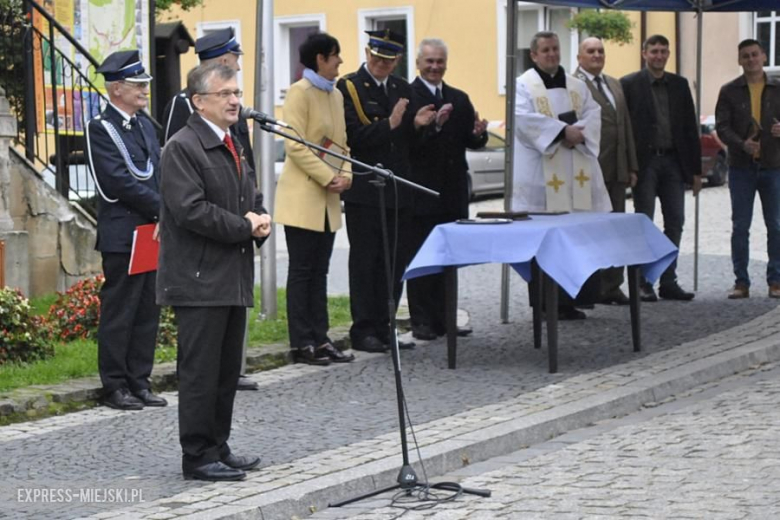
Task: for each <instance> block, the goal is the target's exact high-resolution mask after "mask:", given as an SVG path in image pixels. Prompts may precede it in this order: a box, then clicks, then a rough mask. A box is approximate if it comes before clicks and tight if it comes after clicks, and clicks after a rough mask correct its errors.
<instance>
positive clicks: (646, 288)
mask: <svg viewBox="0 0 780 520" xmlns="http://www.w3.org/2000/svg"><path fill="white" fill-rule="evenodd" d="M639 299H640V300H642V301H643V302H657V301H658V296H656V294H655V290H654V289H653V286H652V285H650V284H649V283H643V284H641V285H640V286H639Z"/></svg>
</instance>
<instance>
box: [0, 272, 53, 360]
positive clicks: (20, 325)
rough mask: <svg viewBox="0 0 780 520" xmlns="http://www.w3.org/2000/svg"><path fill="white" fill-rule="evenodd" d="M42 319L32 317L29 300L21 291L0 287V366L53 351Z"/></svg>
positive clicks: (51, 353)
mask: <svg viewBox="0 0 780 520" xmlns="http://www.w3.org/2000/svg"><path fill="white" fill-rule="evenodd" d="M47 340H48V338H47V334H46V327H45V326H44V320H43V319H42V318H41V317H39V316H33V315H32V312H31V310H30V302H29V301H27V298H25V297H24V296H23V295H22V293H21V291H19V290H18V289H11V288H9V287H5V288H3V289H0V365H3V364H5V363H8V362H22V363H26V362H29V361H35V360H36V359H45V358H47V357H49V356H51V355H53V354H54V349H53V348H52V347H51V345H49V343H48V341H47Z"/></svg>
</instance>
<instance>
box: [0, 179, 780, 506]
mask: <svg viewBox="0 0 780 520" xmlns="http://www.w3.org/2000/svg"><path fill="white" fill-rule="evenodd" d="M711 191H712V192H713V197H720V198H722V196H723V192H722V191H721V192H717V190H711ZM726 193H727V192H726ZM490 204H496V203H495V201H489V202H488V203H486V205H490ZM721 207H723V206H722V201H721ZM716 217H717V218H716ZM708 218H709V219H710V225H712V226H713V227H715V226H720V229H721V231H722V230H723V229H726V230H727V229H728V227H726V228H723V226H724V224H723V215H719V214H718V213H717V212H716V213H714V214H712V215H709V217H708ZM758 233H760V231H759V232H758ZM758 233H755V232H754V240H755V239H756V238H755V237H756V234H758ZM724 236H725V237H726V239H724V238H723V237H724ZM727 236H728V232H727V231H726V234H725V235H724V234H723V232H721V234H720V237H721V238H720V239H719V240H718V239H716V238H710V239H709V241H708V242H707V248H705V249H702V251H704V254H703V255H702V256H701V258H700V273H701V274H700V282H699V286H700V290H699V292H698V293H697V297H696V299H695V300H694V301H692V302H659V303H657V304H652V305H646V306H644V308H643V309H644V310H643V348H644V350H643V352H641V353H634V352H632V351H631V338H630V327H629V326H628V310H627V309H626V308H618V307H605V306H597V307H596V309H594V310H593V311H589V318H588V319H587V320H585V321H584V322H577V323H571V322H564V323H562V324H561V327H560V335H559V341H560V349H559V368H560V372H559V373H558V374H549V373H547V355H546V350H545V349H541V350H534V349H533V348H532V332H531V330H532V329H531V323H530V312H529V311H528V309H527V305H526V302H527V293H526V291H525V288H524V284H522V283H518V282H517V280H519V278H517V277H515V278H514V279H513V285H512V291H511V293H512V302H511V314H510V323H509V324H505V325H502V324H500V321H499V319H498V294H499V285H500V276H499V273H500V268H499V267H498V266H495V265H487V266H475V267H470V268H466V269H463V270H462V271H461V276H460V290H461V294H460V304H459V306H460V307H461V308H463V309H465V310H467V311H468V313H469V315H470V319H471V322H470V324H471V325H472V326H473V328H474V334H473V335H472V336H471V337H469V338H464V339H462V340H461V341H460V342H459V346H460V348H459V368H458V370H455V371H452V370H447V369H446V347H445V345H444V342H443V341H442V340H437V341H433V342H429V343H424V342H420V343H419V344H418V348H417V349H416V350H414V351H404V352H403V354H402V363H403V368H404V383H405V391H406V397H407V401H408V405H409V411H410V416H411V419H412V421H413V423H414V424H415V425H418V427H419V428H418V432H417V433H418V437H419V440H420V441H421V444H423V446H425V445H426V444H427V445H429V446H434V445H436V443H437V442H441V443H446V441H447V440H448V439H455V438H456V436H457V435H459V434H461V433H464V432H473V433H474V435H477V434H478V433H479V432H480V430H481V429H483V428H484V427H486V426H490V425H494V424H499V423H501V422H502V421H504V422H505V421H508V420H509V419H512V418H514V417H524V416H527V415H529V414H533V413H537V412H539V411H544V410H548V411H550V410H554V409H556V407H558V406H560V405H565V404H566V403H572V402H575V401H577V400H581V399H583V398H585V397H588V396H591V397H592V398H593V399H594V400H598V396H599V395H600V392H603V391H608V390H610V389H616V388H617V389H619V388H623V387H628V386H630V385H631V384H634V383H636V382H637V381H641V380H643V379H642V378H647V377H651V376H652V375H653V374H661V373H666V372H664V371H670V370H674V368H675V367H678V366H681V365H684V364H685V363H688V362H692V361H694V360H695V359H703V358H706V357H708V356H717V355H718V353H723V352H727V351H728V350H729V349H734V348H740V347H741V346H743V345H747V344H749V343H750V342H761V341H769V339H767V338H770V339H771V338H772V337H773V335H774V334H776V333H777V332H778V331H780V323H779V322H780V320H778V315H776V314H775V311H773V309H775V307H776V306H777V303H778V302H777V301H775V300H769V299H768V298H766V297H754V298H751V299H750V300H745V301H740V302H733V301H729V300H726V299H725V298H724V294H725V291H726V289H728V286H729V285H730V279H731V275H730V271H731V267H730V262H729V259H728V257H727V256H724V252H723V248H724V240H727ZM725 248H726V251H727V248H728V244H727V241H726V242H725ZM682 250H683V255H682V256H681V259H680V273H681V278H682V282H683V284H684V285H686V286H688V287H690V286H691V285H692V283H691V281H690V273H691V271H692V269H691V264H692V259H691V256H690V254H686V251H687V246H684V247H683V248H682ZM761 268H762V264H761V263H760V262H755V265H754V266H753V270H754V273H755V272H758V271H756V269H761ZM756 294H757V295H758V294H759V293H756ZM767 313H769V314H767ZM751 320H754V321H752V322H751ZM746 322H751V325H750V327H748V328H742V329H740V328H739V326H740V325H741V324H744V323H746ZM721 332H722V333H723V334H719V333H721ZM702 338H709V339H708V340H706V341H702V340H701V339H702ZM683 344H686V347H685V349H676V348H675V347H677V346H680V345H683ZM357 354H358V360H357V362H355V363H352V364H348V365H334V366H330V367H327V368H319V367H309V366H300V365H295V366H289V367H284V368H281V369H278V370H274V371H271V372H264V373H259V374H255V375H253V376H252V377H253V378H254V379H255V380H256V381H258V383H260V385H261V389H260V391H259V392H242V393H239V394H238V397H237V403H236V413H235V419H234V428H233V434H232V437H231V446H232V447H233V449H234V450H235V451H236V452H237V453H257V454H260V455H262V456H263V464H262V467H261V469H260V471H258V472H253V473H252V474H251V475H250V478H249V479H248V480H247V481H245V482H241V483H235V484H228V485H226V484H208V483H197V482H185V481H183V480H182V479H181V474H180V468H179V464H180V455H179V448H178V438H177V409H176V406H175V404H176V396H175V394H173V393H172V394H168V395H166V397H167V398H168V399H169V401H171V406H169V407H167V408H163V409H146V410H144V411H142V412H118V411H114V410H107V409H104V408H97V409H94V410H88V411H85V412H80V413H75V414H70V415H67V416H64V417H56V418H51V419H45V420H41V421H38V422H34V423H26V424H21V425H12V426H8V427H4V428H0V454H1V455H0V467H1V468H2V473H3V478H2V479H0V503H2V504H4V506H3V508H0V518H47V519H49V518H51V519H55V518H76V517H88V516H92V517H94V518H113V517H119V518H150V519H151V518H157V519H165V518H173V517H176V516H182V515H192V517H193V518H196V517H203V518H218V517H223V516H227V515H229V514H232V513H235V514H236V515H239V516H240V515H243V514H245V515H246V516H245V517H247V518H251V517H252V516H251V513H250V512H248V511H250V509H251V508H253V507H259V506H258V504H261V503H263V501H264V500H270V499H269V498H268V497H269V496H271V495H273V494H274V493H277V492H279V493H281V492H283V491H284V490H286V489H289V490H291V491H290V493H291V496H293V497H295V496H299V495H296V494H295V492H293V490H294V488H295V489H297V488H296V486H299V487H301V486H303V487H305V485H309V486H311V487H312V488H313V489H316V488H318V487H325V486H327V485H332V484H333V482H334V481H338V480H339V479H342V478H344V477H343V475H341V474H337V473H338V472H339V471H347V470H349V468H353V467H360V466H365V467H368V466H371V464H372V463H377V464H380V463H382V461H386V460H389V461H390V463H389V464H388V465H386V467H383V469H384V470H392V469H393V468H397V462H398V460H397V457H394V456H395V455H396V454H397V453H398V440H397V438H398V434H397V415H396V411H397V408H396V402H395V387H394V383H393V378H392V370H391V365H392V363H391V359H390V357H389V356H387V355H371V354H364V353H357ZM431 449H433V448H431ZM329 475H336V476H334V477H332V478H331V481H328V480H327V479H328V478H329ZM31 489H39V490H44V491H46V490H48V491H51V490H58V491H59V492H61V493H62V492H63V490H71V491H81V490H84V489H87V490H90V489H92V490H96V491H94V492H93V495H91V496H87V497H78V498H77V499H73V498H72V497H71V499H70V500H59V501H54V500H44V499H41V497H40V496H39V497H38V498H39V499H38V500H32V501H31V500H26V498H27V493H28V491H29V490H31ZM113 489H120V490H123V491H125V492H128V493H129V492H132V493H135V495H133V496H122V497H119V498H121V500H116V499H115V500H96V498H99V497H97V496H96V495H95V493H99V492H101V491H102V492H105V490H113ZM280 490H281V491H280ZM44 491H40V492H39V495H40V493H43V492H44ZM138 495H142V496H140V497H139V496H138ZM48 498H52V497H48ZM55 498H56V497H55ZM286 499H287V500H289V501H291V502H295V500H294V498H290V497H286ZM280 500H281V499H280ZM198 515H202V516H198ZM264 518H265V520H267V519H268V518H274V519H275V518H289V515H288V516H265V517H264Z"/></svg>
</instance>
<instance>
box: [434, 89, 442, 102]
mask: <svg viewBox="0 0 780 520" xmlns="http://www.w3.org/2000/svg"><path fill="white" fill-rule="evenodd" d="M435 96H436V101H441V100H442V96H441V89H440V88H439V87H436V94H435Z"/></svg>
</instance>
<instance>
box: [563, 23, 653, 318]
mask: <svg viewBox="0 0 780 520" xmlns="http://www.w3.org/2000/svg"><path fill="white" fill-rule="evenodd" d="M577 61H578V62H579V67H577V70H576V71H574V75H575V76H576V77H577V78H579V79H581V80H582V81H584V82H585V84H586V85H587V86H588V88H589V89H590V92H591V94H592V95H593V99H594V100H596V103H598V104H599V105H600V106H601V142H600V148H599V165H600V166H601V172H602V174H603V175H604V184H605V185H606V187H607V191H608V192H609V200H610V201H611V202H612V210H613V211H616V212H618V213H624V212H625V211H626V189H627V188H628V187H629V186H631V187H633V186H634V185H635V184H636V172H637V170H638V169H639V166H638V165H637V160H636V150H635V145H634V134H633V132H632V130H631V117H630V115H629V113H628V107H627V106H626V98H625V96H624V95H623V89H622V88H621V86H620V82H619V81H618V80H617V79H615V78H613V77H611V76H607V75H606V74H603V72H602V71H603V70H604V62H605V55H604V44H603V43H602V42H601V40H600V39H599V38H586V39H585V40H583V41H582V43H581V44H580V49H579V52H578V53H577ZM622 284H623V268H622V267H615V268H612V269H604V270H603V271H601V302H602V303H606V304H611V303H616V304H618V305H628V297H627V296H626V295H625V293H624V292H623V291H622V290H621V289H620V286H621V285H622Z"/></svg>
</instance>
